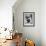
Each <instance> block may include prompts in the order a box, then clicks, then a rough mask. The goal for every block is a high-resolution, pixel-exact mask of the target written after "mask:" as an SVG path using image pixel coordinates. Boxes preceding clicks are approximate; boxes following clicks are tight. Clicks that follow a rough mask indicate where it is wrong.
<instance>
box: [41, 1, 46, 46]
mask: <svg viewBox="0 0 46 46" xmlns="http://www.w3.org/2000/svg"><path fill="white" fill-rule="evenodd" d="M41 40H42V46H46V0H42V1H41Z"/></svg>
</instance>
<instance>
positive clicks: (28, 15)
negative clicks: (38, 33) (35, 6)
mask: <svg viewBox="0 0 46 46" xmlns="http://www.w3.org/2000/svg"><path fill="white" fill-rule="evenodd" d="M23 26H25V27H34V26H35V12H23Z"/></svg>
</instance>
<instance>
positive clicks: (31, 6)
mask: <svg viewBox="0 0 46 46" xmlns="http://www.w3.org/2000/svg"><path fill="white" fill-rule="evenodd" d="M16 4H17V3H16ZM13 12H14V19H15V29H16V30H18V32H22V33H23V36H24V38H26V37H27V38H28V39H32V40H34V41H35V44H36V46H41V34H40V32H41V1H40V0H23V1H22V2H21V3H20V4H19V5H17V7H16V5H14V7H13ZM23 12H35V27H24V26H23Z"/></svg>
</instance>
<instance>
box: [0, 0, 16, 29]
mask: <svg viewBox="0 0 46 46" xmlns="http://www.w3.org/2000/svg"><path fill="white" fill-rule="evenodd" d="M15 2H16V0H0V27H7V28H9V29H11V28H12V6H13V5H14V3H15Z"/></svg>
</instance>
